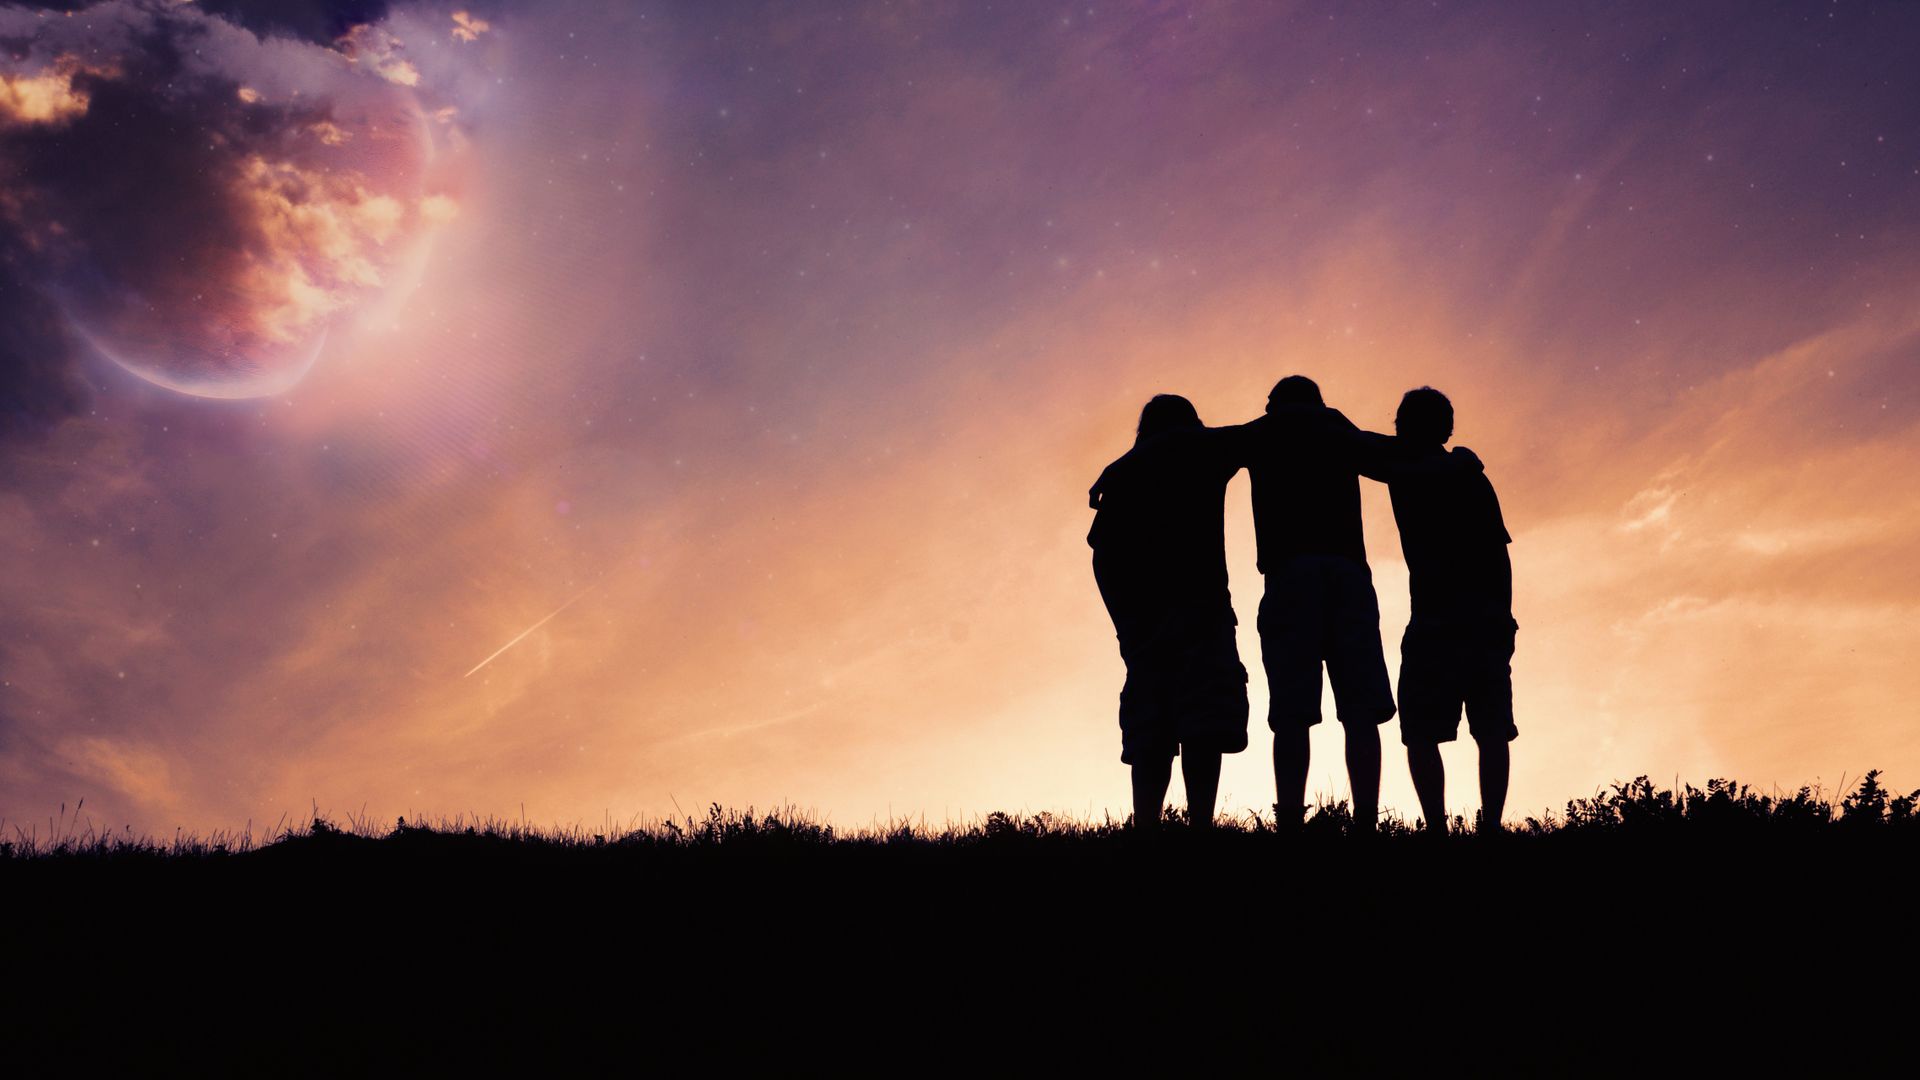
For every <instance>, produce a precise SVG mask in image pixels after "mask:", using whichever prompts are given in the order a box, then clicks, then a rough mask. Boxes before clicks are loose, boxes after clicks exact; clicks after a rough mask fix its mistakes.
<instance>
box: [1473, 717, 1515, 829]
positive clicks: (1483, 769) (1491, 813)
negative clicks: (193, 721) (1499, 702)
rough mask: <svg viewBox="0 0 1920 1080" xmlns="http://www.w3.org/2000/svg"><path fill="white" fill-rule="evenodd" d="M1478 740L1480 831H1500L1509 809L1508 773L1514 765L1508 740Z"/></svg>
mask: <svg viewBox="0 0 1920 1080" xmlns="http://www.w3.org/2000/svg"><path fill="white" fill-rule="evenodd" d="M1476 741H1478V742H1479V743H1480V831H1481V832H1499V831H1500V830H1501V828H1502V826H1501V824H1500V819H1501V817H1502V816H1503V815H1504V814H1505V813H1506V809H1507V773H1508V771H1509V770H1510V769H1511V767H1512V765H1511V759H1510V758H1509V756H1508V753H1507V740H1505V739H1499V738H1496V739H1481V740H1476Z"/></svg>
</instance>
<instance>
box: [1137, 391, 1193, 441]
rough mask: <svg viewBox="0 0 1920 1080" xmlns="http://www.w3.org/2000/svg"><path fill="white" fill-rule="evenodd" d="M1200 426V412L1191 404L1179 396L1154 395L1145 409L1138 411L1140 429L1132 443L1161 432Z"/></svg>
mask: <svg viewBox="0 0 1920 1080" xmlns="http://www.w3.org/2000/svg"><path fill="white" fill-rule="evenodd" d="M1201 426H1203V425H1202V424H1201V423H1200V412H1199V410H1197V409H1195V408H1194V407H1193V402H1191V401H1188V400H1187V399H1186V398H1183V397H1181V396H1180V395H1179V394H1155V395H1153V398H1152V400H1150V401H1148V402H1147V405H1146V408H1143V409H1141V410H1140V427H1139V429H1138V430H1137V431H1136V432H1135V433H1134V440H1133V441H1134V442H1135V443H1139V442H1143V441H1145V440H1147V439H1151V438H1153V437H1154V436H1155V435H1159V434H1161V433H1162V432H1167V431H1173V430H1175V429H1177V428H1197V427H1201Z"/></svg>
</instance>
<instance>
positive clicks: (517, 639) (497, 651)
mask: <svg viewBox="0 0 1920 1080" xmlns="http://www.w3.org/2000/svg"><path fill="white" fill-rule="evenodd" d="M598 584H600V583H599V582H597V581H596V582H594V583H593V585H589V586H587V587H586V588H584V589H581V590H580V591H579V592H577V593H574V594H573V596H572V597H571V598H569V599H568V600H567V602H566V603H564V604H561V605H560V606H559V607H557V608H554V609H553V610H552V611H550V612H548V613H547V616H546V618H544V619H541V620H540V621H539V622H537V623H534V624H533V625H532V626H529V627H527V628H526V629H525V630H522V631H520V632H519V633H518V634H515V635H514V636H513V640H512V641H509V642H507V643H506V644H505V645H502V646H500V647H499V648H497V649H495V650H493V652H492V654H490V655H489V656H488V657H487V658H486V659H485V660H482V661H480V662H479V663H477V664H475V665H473V670H472V671H468V672H467V673H466V674H465V675H462V676H460V677H461V678H463V679H465V678H469V677H471V676H472V675H473V673H474V672H475V671H479V670H480V669H481V668H483V667H486V666H487V665H488V664H491V663H493V662H494V660H495V659H497V658H498V657H499V656H500V654H501V653H503V652H506V651H507V650H508V649H511V648H513V647H514V646H515V645H518V644H520V642H521V641H522V640H523V639H524V638H525V637H526V636H527V635H528V634H531V633H533V632H534V631H535V630H538V629H540V628H541V627H543V626H545V625H547V623H548V622H551V621H552V619H553V617H554V616H555V615H558V614H560V613H561V612H563V611H565V610H567V609H568V608H570V607H572V606H573V604H574V601H576V600H578V599H580V598H581V597H583V596H585V595H587V594H588V593H590V592H592V591H593V589H594V586H595V585H598Z"/></svg>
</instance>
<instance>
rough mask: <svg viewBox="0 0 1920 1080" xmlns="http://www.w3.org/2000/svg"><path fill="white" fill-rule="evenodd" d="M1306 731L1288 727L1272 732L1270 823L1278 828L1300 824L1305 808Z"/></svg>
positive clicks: (1307, 750)
mask: <svg viewBox="0 0 1920 1080" xmlns="http://www.w3.org/2000/svg"><path fill="white" fill-rule="evenodd" d="M1308 752H1309V744H1308V742H1307V729H1306V728H1304V727H1292V726H1288V727H1287V729H1286V730H1285V731H1276V732H1274V733H1273V789H1274V793H1275V795H1274V806H1273V812H1274V815H1275V817H1274V824H1275V825H1277V826H1278V827H1279V828H1281V829H1294V828H1298V827H1299V825H1300V819H1301V817H1302V816H1303V815H1304V814H1305V813H1306V808H1307V756H1308Z"/></svg>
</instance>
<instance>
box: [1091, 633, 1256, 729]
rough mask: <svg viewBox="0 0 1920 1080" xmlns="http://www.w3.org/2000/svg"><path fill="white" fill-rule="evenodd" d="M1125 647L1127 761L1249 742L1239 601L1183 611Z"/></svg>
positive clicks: (1123, 716) (1123, 717) (1123, 718)
mask: <svg viewBox="0 0 1920 1080" xmlns="http://www.w3.org/2000/svg"><path fill="white" fill-rule="evenodd" d="M1223 614H1224V618H1223V617H1222V615H1223ZM1122 655H1124V656H1125V657H1126V658H1127V682H1126V685H1125V686H1123V687H1122V688H1121V690H1120V760H1121V761H1122V762H1125V763H1126V764H1129V765H1132V764H1136V763H1139V762H1143V761H1170V760H1172V759H1173V757H1174V755H1175V754H1177V753H1178V752H1179V751H1180V750H1181V749H1182V748H1183V747H1184V748H1186V749H1190V750H1198V751H1211V752H1216V753H1222V754H1237V753H1239V752H1240V751H1242V750H1245V749H1246V748H1247V669H1246V668H1245V667H1244V666H1243V665H1242V664H1241V663H1240V649H1239V644H1238V642H1236V641H1235V640H1234V620H1233V610H1232V608H1230V607H1229V608H1228V609H1227V610H1226V611H1225V612H1224V613H1222V612H1187V613H1179V614H1176V615H1174V616H1173V617H1172V618H1169V619H1168V620H1167V621H1166V622H1165V623H1164V624H1163V625H1161V626H1160V627H1159V628H1158V629H1157V632H1156V633H1154V634H1153V635H1152V637H1151V638H1150V639H1148V640H1147V641H1144V642H1127V643H1123V647H1122Z"/></svg>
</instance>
